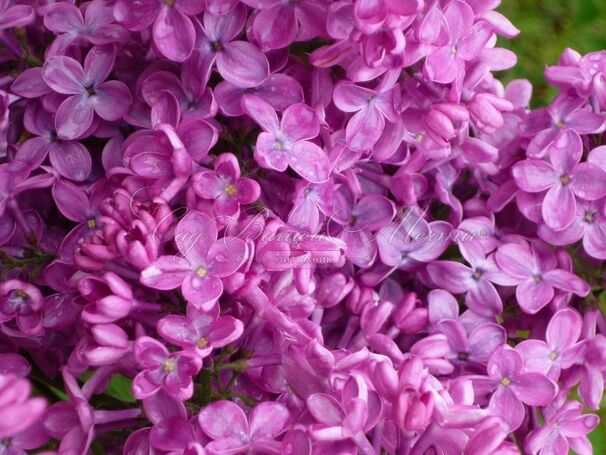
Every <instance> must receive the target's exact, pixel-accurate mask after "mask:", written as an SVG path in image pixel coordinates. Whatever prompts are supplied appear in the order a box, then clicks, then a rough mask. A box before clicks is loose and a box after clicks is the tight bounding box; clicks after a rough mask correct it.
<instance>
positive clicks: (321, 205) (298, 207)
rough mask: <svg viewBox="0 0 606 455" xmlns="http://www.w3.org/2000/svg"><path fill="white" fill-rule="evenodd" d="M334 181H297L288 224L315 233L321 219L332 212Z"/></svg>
mask: <svg viewBox="0 0 606 455" xmlns="http://www.w3.org/2000/svg"><path fill="white" fill-rule="evenodd" d="M334 188H335V186H334V182H333V181H332V180H331V179H330V180H327V181H326V182H324V183H317V184H316V183H310V182H308V181H306V180H301V181H299V182H297V186H296V188H295V194H294V198H293V207H292V209H291V210H290V213H289V214H288V224H289V225H291V226H294V227H297V228H299V229H303V230H304V231H307V232H311V233H316V232H318V230H319V229H320V225H321V221H322V219H323V218H324V217H328V216H330V215H331V214H332V212H333V196H334Z"/></svg>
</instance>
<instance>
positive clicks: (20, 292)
mask: <svg viewBox="0 0 606 455" xmlns="http://www.w3.org/2000/svg"><path fill="white" fill-rule="evenodd" d="M15 294H16V295H17V297H19V298H20V299H23V300H25V299H26V298H27V292H25V291H24V290H23V289H15Z"/></svg>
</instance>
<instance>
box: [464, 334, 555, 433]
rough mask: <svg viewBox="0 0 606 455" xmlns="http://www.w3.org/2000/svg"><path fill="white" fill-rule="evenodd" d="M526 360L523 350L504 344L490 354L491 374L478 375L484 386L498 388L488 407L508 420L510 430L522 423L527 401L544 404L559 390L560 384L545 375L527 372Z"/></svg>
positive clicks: (487, 368)
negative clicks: (524, 359) (482, 377)
mask: <svg viewBox="0 0 606 455" xmlns="http://www.w3.org/2000/svg"><path fill="white" fill-rule="evenodd" d="M523 364H524V361H523V360H522V356H521V355H520V353H518V352H517V351H515V350H514V349H512V348H510V347H509V346H506V345H505V346H502V347H500V348H498V349H497V350H496V351H495V352H494V353H493V354H492V356H490V359H489V360H488V366H487V367H486V371H487V372H488V378H484V379H480V378H476V380H477V381H478V383H480V382H481V383H482V384H483V387H484V386H486V387H490V388H494V389H495V391H494V393H493V395H492V397H491V399H490V403H489V405H488V407H489V409H490V410H491V412H492V413H494V414H495V415H498V416H500V417H501V418H502V419H503V420H505V421H506V422H507V423H508V424H509V429H510V431H513V430H515V429H517V428H518V427H519V426H520V425H521V424H522V420H523V419H524V414H525V410H524V404H527V405H529V406H545V405H547V404H549V403H550V402H551V400H552V399H553V398H554V397H555V396H556V393H557V391H558V386H557V385H556V384H555V383H554V382H552V381H551V380H550V379H548V378H547V377H546V376H544V375H542V374H540V373H525V372H524V370H523Z"/></svg>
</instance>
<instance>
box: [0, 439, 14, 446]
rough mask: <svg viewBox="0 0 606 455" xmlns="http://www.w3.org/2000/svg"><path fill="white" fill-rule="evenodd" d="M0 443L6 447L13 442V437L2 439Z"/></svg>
mask: <svg viewBox="0 0 606 455" xmlns="http://www.w3.org/2000/svg"><path fill="white" fill-rule="evenodd" d="M0 444H1V445H3V446H4V447H8V446H10V444H11V438H3V439H0Z"/></svg>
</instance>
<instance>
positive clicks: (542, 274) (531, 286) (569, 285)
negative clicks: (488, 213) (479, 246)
mask: <svg viewBox="0 0 606 455" xmlns="http://www.w3.org/2000/svg"><path fill="white" fill-rule="evenodd" d="M495 259H496V262H497V264H498V266H499V267H500V268H501V270H502V271H503V272H505V274H507V275H508V276H509V278H510V279H511V282H510V284H512V285H516V286H517V287H516V298H517V300H518V303H519V305H520V307H521V308H522V309H523V310H524V311H525V312H527V313H530V314H534V313H536V312H538V311H539V310H540V309H541V308H543V307H544V306H545V305H547V304H548V303H549V302H550V301H551V299H552V298H553V296H554V295H555V289H559V290H561V291H564V292H568V293H575V294H577V295H579V296H582V297H584V296H586V295H587V294H588V293H589V287H588V286H587V283H585V282H584V281H583V280H581V279H580V278H579V277H577V276H576V275H574V274H572V273H570V272H569V271H566V270H563V269H561V268H558V267H557V264H556V262H555V257H554V255H553V254H552V253H550V252H542V251H539V250H537V249H536V248H534V247H531V246H529V245H528V244H526V243H523V244H520V243H508V244H505V245H502V246H500V247H499V249H498V250H497V252H496V254H495Z"/></svg>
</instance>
